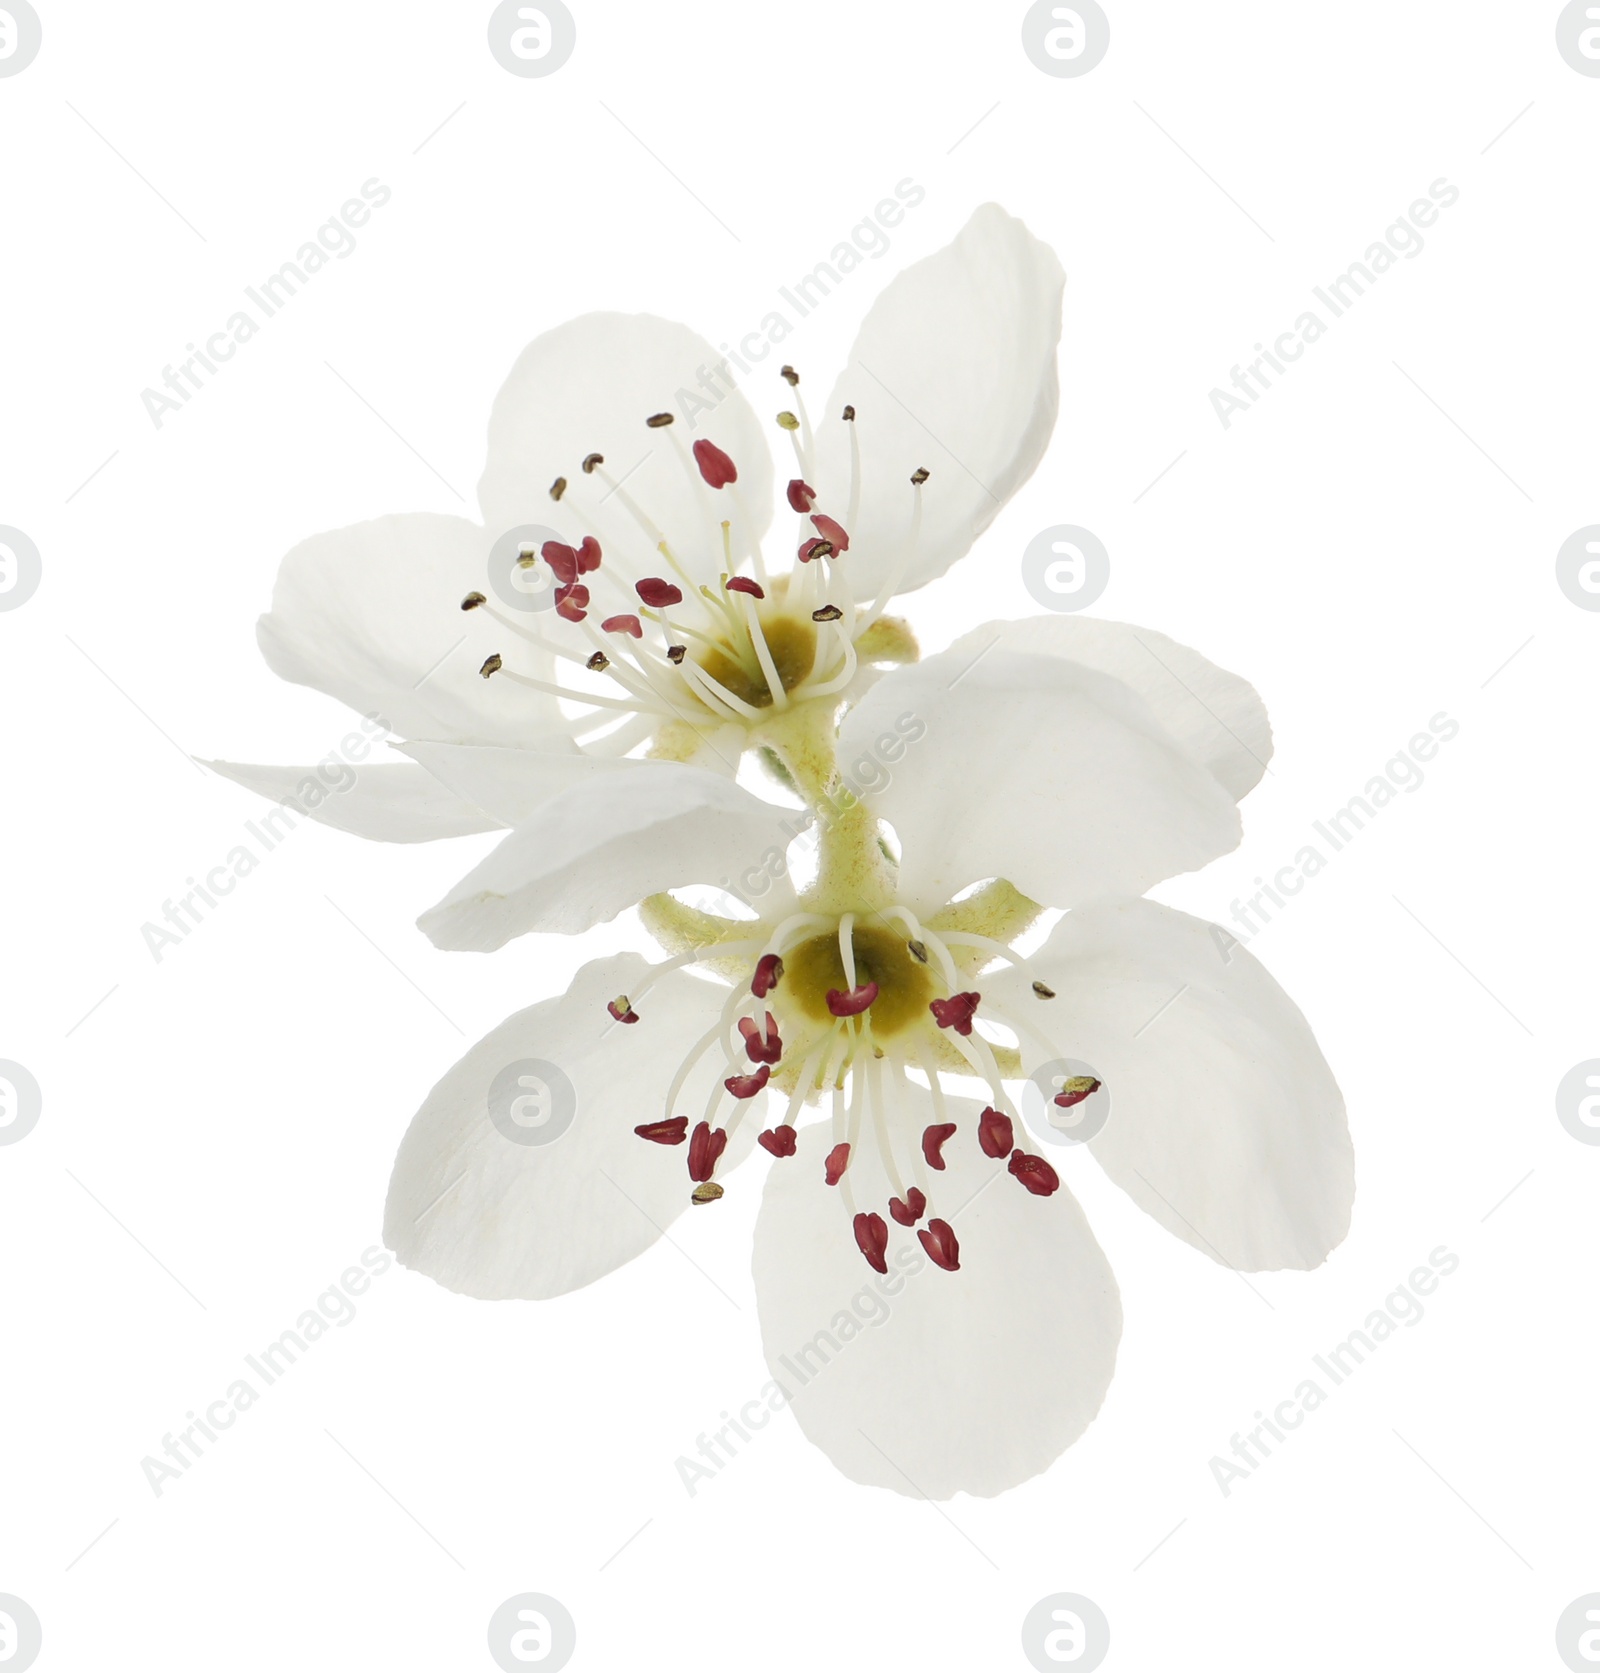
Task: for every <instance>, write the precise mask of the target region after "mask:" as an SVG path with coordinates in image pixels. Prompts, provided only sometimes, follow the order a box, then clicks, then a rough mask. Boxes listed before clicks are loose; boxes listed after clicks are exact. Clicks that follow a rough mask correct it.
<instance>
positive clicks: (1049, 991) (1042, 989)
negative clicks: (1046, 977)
mask: <svg viewBox="0 0 1600 1673" xmlns="http://www.w3.org/2000/svg"><path fill="white" fill-rule="evenodd" d="M1033 991H1034V992H1035V993H1036V994H1038V996H1039V997H1040V998H1041V999H1054V998H1055V996H1056V990H1055V989H1054V988H1047V987H1046V986H1045V985H1044V983H1043V982H1035V983H1034V984H1033Z"/></svg>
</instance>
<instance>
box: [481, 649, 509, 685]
mask: <svg viewBox="0 0 1600 1673" xmlns="http://www.w3.org/2000/svg"><path fill="white" fill-rule="evenodd" d="M503 660H504V659H503V658H502V657H501V655H500V653H499V651H496V652H495V653H494V655H493V656H491V657H489V658H487V659H486V660H485V662H484V665H483V666H482V667H481V668H480V669H479V670H478V673H479V674H480V675H481V676H482V678H484V679H488V677H489V676H490V675H491V674H498V673H499V672H500V667H501V663H502V662H503Z"/></svg>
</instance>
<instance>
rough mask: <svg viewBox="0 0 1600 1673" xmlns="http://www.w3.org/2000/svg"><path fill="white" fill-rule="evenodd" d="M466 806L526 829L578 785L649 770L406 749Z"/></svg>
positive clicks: (579, 759)
mask: <svg viewBox="0 0 1600 1673" xmlns="http://www.w3.org/2000/svg"><path fill="white" fill-rule="evenodd" d="M400 747H401V749H402V750H403V751H404V752H405V753H406V754H407V755H409V756H411V757H412V759H413V760H415V761H419V762H420V763H421V764H422V766H423V767H425V768H426V769H427V771H428V772H429V773H430V774H432V775H433V776H434V777H436V778H437V779H438V781H439V783H440V784H441V785H447V786H449V788H450V789H451V790H452V791H454V792H455V794H456V795H457V796H458V797H460V798H461V799H462V800H463V801H466V802H469V803H471V804H472V805H473V806H474V807H478V808H481V809H483V811H484V812H485V813H489V814H492V815H493V816H494V819H495V821H496V822H497V823H499V824H501V825H520V824H521V823H522V822H523V820H525V819H528V818H531V817H532V815H533V814H534V813H535V812H537V811H538V809H539V808H541V807H543V806H544V804H545V803H546V802H548V801H550V800H552V799H553V798H554V797H556V796H559V795H560V794H561V793H562V792H563V791H565V790H570V789H571V788H572V787H573V786H574V785H577V784H586V783H587V782H588V781H589V780H590V779H593V778H600V777H603V776H604V775H606V774H607V773H616V772H629V771H633V770H636V769H638V768H640V767H642V766H643V765H644V763H643V762H640V761H630V760H628V759H626V758H625V757H624V758H622V759H616V758H614V757H607V756H603V755H598V756H597V755H580V754H578V753H576V752H570V753H559V752H552V751H547V750H536V749H511V748H509V747H507V746H505V745H492V744H402V745H401V746H400Z"/></svg>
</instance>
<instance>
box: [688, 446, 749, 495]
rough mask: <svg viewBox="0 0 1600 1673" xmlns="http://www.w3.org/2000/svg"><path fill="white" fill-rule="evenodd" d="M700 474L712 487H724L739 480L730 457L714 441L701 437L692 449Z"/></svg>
mask: <svg viewBox="0 0 1600 1673" xmlns="http://www.w3.org/2000/svg"><path fill="white" fill-rule="evenodd" d="M692 451H693V453H694V462H695V463H696V464H697V465H698V466H699V467H700V474H701V476H703V477H704V478H705V479H706V481H707V482H708V483H709V484H710V485H711V487H713V488H726V487H727V486H728V484H729V483H730V482H737V481H738V480H739V472H738V469H737V468H736V467H735V465H734V462H733V460H732V459H730V458H729V457H728V455H727V454H726V453H724V452H723V451H722V449H721V448H720V447H718V446H717V444H716V443H715V442H711V441H707V440H705V439H704V437H702V438H701V439H700V440H699V441H697V442H696V443H695V444H694V447H693V449H692Z"/></svg>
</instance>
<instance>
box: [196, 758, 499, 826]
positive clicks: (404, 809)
mask: <svg viewBox="0 0 1600 1673" xmlns="http://www.w3.org/2000/svg"><path fill="white" fill-rule="evenodd" d="M201 764H202V765H203V766H207V767H209V768H210V769H211V770H212V772H214V773H220V774H221V775H222V776H223V777H224V778H231V779H232V780H233V782H234V783H235V784H242V785H243V786H244V787H245V789H246V790H254V791H255V792H256V794H257V795H258V796H265V797H267V799H268V800H269V801H274V802H280V803H287V804H288V809H289V812H290V813H291V814H292V815H294V816H295V817H298V816H299V815H300V814H304V815H305V816H306V817H307V818H309V819H315V820H316V821H317V822H318V823H319V824H322V825H331V826H333V828H334V829H335V830H336V831H348V832H349V833H350V834H351V835H352V836H359V837H367V838H369V839H370V840H372V841H374V842H433V841H435V840H436V839H437V838H439V837H453V836H473V835H475V834H477V833H478V832H480V831H495V830H499V829H500V828H501V827H502V826H503V825H505V824H506V823H508V821H506V820H503V819H497V818H491V817H490V816H489V815H488V814H486V813H485V812H484V811H483V810H482V809H481V808H480V807H477V806H474V805H473V804H472V803H471V802H470V801H463V800H462V798H461V797H460V796H457V795H455V794H454V793H452V791H450V790H449V789H447V788H446V787H445V785H444V784H442V783H441V782H440V781H439V779H438V778H436V777H435V776H434V775H433V774H432V773H430V772H425V771H424V770H423V769H422V768H421V767H417V766H413V765H412V764H411V763H410V762H409V761H406V762H396V763H392V764H390V763H384V764H381V765H377V766H361V767H352V766H350V765H349V764H348V763H346V762H342V761H341V762H340V763H339V764H338V765H337V767H330V766H329V765H328V763H327V762H318V763H317V764H316V765H315V766H308V767H272V766H253V765H249V764H247V763H244V762H240V761H205V762H202V763H201Z"/></svg>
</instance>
